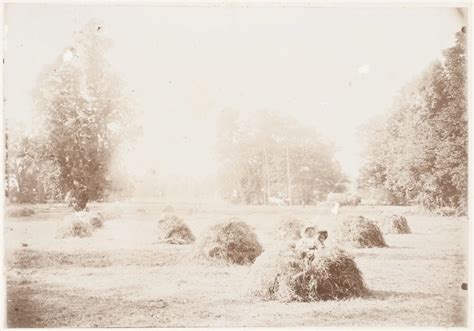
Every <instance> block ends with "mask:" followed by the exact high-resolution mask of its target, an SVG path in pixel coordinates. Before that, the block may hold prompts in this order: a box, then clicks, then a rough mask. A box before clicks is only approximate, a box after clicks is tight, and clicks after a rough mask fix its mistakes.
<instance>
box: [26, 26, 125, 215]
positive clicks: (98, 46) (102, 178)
mask: <svg viewBox="0 0 474 331" xmlns="http://www.w3.org/2000/svg"><path fill="white" fill-rule="evenodd" d="M103 31H104V27H103V26H101V25H100V24H99V23H97V22H94V21H92V22H90V23H89V24H88V25H86V26H85V27H84V29H83V30H81V31H79V32H78V33H77V34H76V36H75V37H76V38H75V39H76V40H75V43H74V46H73V47H68V48H66V49H65V50H64V51H63V52H62V54H60V55H59V57H58V58H57V59H56V61H55V62H54V63H53V64H52V65H50V66H49V67H47V68H46V69H45V70H44V72H43V73H42V74H41V75H40V77H39V80H38V85H37V89H36V91H35V98H34V101H35V105H36V108H37V109H38V111H39V113H40V114H41V115H42V120H43V123H42V124H43V127H42V128H43V130H42V133H41V135H40V137H38V138H37V139H39V140H41V142H42V146H43V150H42V154H43V155H42V156H43V160H48V161H50V162H52V163H53V164H54V165H55V166H57V168H58V169H59V176H58V177H59V178H58V179H59V181H58V182H59V185H60V188H61V192H62V193H63V194H65V193H67V192H71V195H72V202H73V206H74V208H75V209H76V210H82V209H84V208H85V207H86V204H87V202H88V201H89V200H96V199H100V198H102V197H103V195H104V193H105V191H106V190H107V188H108V187H110V186H111V180H110V175H109V171H108V170H109V166H110V163H111V160H112V156H113V153H114V151H115V148H116V146H117V144H118V142H119V140H120V139H119V138H120V136H121V135H123V133H124V131H123V129H124V127H125V126H126V119H127V115H128V114H129V110H130V109H129V107H128V100H126V98H125V97H124V94H123V93H122V87H121V85H120V80H119V79H118V78H117V77H116V76H115V75H114V73H113V72H112V69H111V67H110V64H109V63H108V62H107V60H106V58H105V52H106V50H107V49H108V48H109V47H110V46H111V42H110V40H108V39H106V38H105V37H104V36H103Z"/></svg>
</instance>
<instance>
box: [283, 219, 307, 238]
mask: <svg viewBox="0 0 474 331" xmlns="http://www.w3.org/2000/svg"><path fill="white" fill-rule="evenodd" d="M302 229H303V222H301V221H300V220H298V219H295V218H289V219H286V220H284V221H282V222H281V224H280V227H279V228H278V231H279V234H280V238H282V239H286V240H298V239H301V231H302Z"/></svg>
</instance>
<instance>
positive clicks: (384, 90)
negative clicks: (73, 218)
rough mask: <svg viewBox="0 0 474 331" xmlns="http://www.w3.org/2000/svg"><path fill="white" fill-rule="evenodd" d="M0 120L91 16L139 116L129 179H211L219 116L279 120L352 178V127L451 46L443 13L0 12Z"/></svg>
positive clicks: (355, 152)
mask: <svg viewBox="0 0 474 331" xmlns="http://www.w3.org/2000/svg"><path fill="white" fill-rule="evenodd" d="M4 14H5V20H4V22H5V26H4V30H5V31H6V32H5V36H4V37H5V38H4V56H5V61H6V62H5V66H4V97H5V99H6V101H5V104H4V111H5V112H4V114H5V117H6V118H7V119H8V120H9V121H11V122H15V121H16V122H18V121H20V122H22V125H24V128H25V130H27V129H28V128H29V127H31V126H32V125H34V124H35V123H34V121H33V120H32V104H31V92H32V90H33V89H34V87H35V84H36V83H37V78H38V74H39V73H40V71H41V70H42V68H43V67H44V66H45V65H47V64H50V63H52V62H53V61H54V60H55V58H56V57H57V56H58V54H60V53H61V52H62V51H63V50H64V48H65V47H67V46H69V45H72V42H73V38H72V35H73V33H74V31H77V30H79V29H81V27H82V26H83V25H85V24H86V23H87V22H88V21H89V20H91V19H99V20H101V21H102V26H103V28H104V33H106V34H107V35H108V37H110V38H111V39H112V40H113V41H114V47H113V48H112V49H110V51H109V52H108V54H107V57H108V60H109V62H110V63H111V64H112V66H113V68H114V70H115V71H116V72H117V73H118V74H119V75H120V76H121V78H122V80H123V81H124V82H125V84H126V85H125V86H126V89H125V91H124V92H125V93H129V94H130V95H131V96H132V98H133V100H134V104H135V107H136V109H137V110H138V112H139V113H141V116H138V117H137V118H136V121H137V123H138V124H139V125H141V126H142V127H143V135H142V136H141V137H140V138H139V140H138V141H137V143H136V145H135V148H134V150H133V151H127V152H126V153H125V154H123V156H124V158H125V159H126V168H127V169H128V170H129V171H131V172H134V173H135V174H138V175H139V174H141V173H145V172H147V171H149V170H150V169H155V170H156V171H157V172H158V173H160V174H163V175H165V176H166V175H177V176H191V177H195V178H202V177H206V176H212V175H213V174H215V172H216V169H217V167H218V163H217V160H216V158H215V153H214V150H215V145H216V119H217V116H218V114H219V112H221V111H225V110H228V109H234V110H238V111H240V112H241V113H243V114H251V113H252V112H256V111H261V110H270V111H275V112H278V113H282V114H290V115H292V116H293V117H295V118H296V119H297V120H299V121H300V122H302V123H303V124H304V125H307V126H311V127H314V128H315V129H316V130H318V131H319V132H321V133H322V134H323V135H324V136H325V137H327V138H328V139H330V140H332V141H334V142H335V144H336V146H337V155H336V156H337V158H338V159H339V161H340V163H341V165H342V167H343V169H344V170H345V171H346V173H348V175H349V176H350V177H351V178H352V179H354V178H355V177H356V175H357V171H358V168H359V167H360V165H361V162H362V160H361V157H360V152H361V146H360V142H359V141H358V138H357V129H358V127H360V125H362V124H364V123H366V122H367V121H368V120H369V119H370V118H371V117H373V116H375V115H379V114H383V113H386V112H387V111H389V109H390V106H391V104H392V103H393V98H394V96H395V95H396V93H397V91H398V90H399V89H400V88H401V87H402V86H403V85H404V84H406V83H408V82H409V81H410V80H411V79H413V78H414V77H416V75H417V74H419V73H420V72H421V71H422V70H423V69H424V68H426V67H427V66H428V65H429V64H430V63H431V62H432V61H434V60H435V59H439V58H440V57H441V52H442V50H443V49H446V48H448V47H450V46H452V45H453V44H454V34H455V33H456V32H457V31H459V30H460V29H461V27H462V26H463V25H465V24H466V23H465V21H464V20H463V19H462V17H461V16H460V14H459V12H458V11H457V10H456V9H454V8H302V7H276V6H272V7H265V6H251V7H238V6H227V7H202V6H201V7H192V6H186V7H184V6H182V7H177V6H157V5H155V6H125V5H121V6H77V5H28V4H23V5H12V4H7V5H6V10H5V13H4Z"/></svg>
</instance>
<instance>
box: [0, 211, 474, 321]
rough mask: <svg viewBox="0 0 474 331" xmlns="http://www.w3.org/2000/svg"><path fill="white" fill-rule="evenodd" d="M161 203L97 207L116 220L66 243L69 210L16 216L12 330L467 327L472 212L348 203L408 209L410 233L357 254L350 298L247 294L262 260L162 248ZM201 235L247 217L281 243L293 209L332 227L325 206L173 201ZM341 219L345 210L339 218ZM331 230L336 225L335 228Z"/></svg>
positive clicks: (264, 240)
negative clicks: (361, 283)
mask: <svg viewBox="0 0 474 331" xmlns="http://www.w3.org/2000/svg"><path fill="white" fill-rule="evenodd" d="M163 207H164V205H163V204H147V203H140V204H138V203H104V204H91V205H90V209H91V210H97V211H101V212H102V213H103V214H104V215H105V216H106V218H107V219H108V220H107V221H106V223H105V225H104V227H103V228H102V229H99V230H97V231H96V232H94V234H93V236H92V237H89V238H70V239H58V238H56V234H57V231H58V229H59V228H60V227H61V225H62V222H63V220H64V218H65V217H66V215H67V214H69V213H70V212H71V210H70V209H69V208H67V207H66V206H65V205H59V204H58V205H35V206H32V208H33V209H34V210H35V211H36V213H35V214H34V215H32V216H27V217H14V218H13V217H11V218H8V217H7V218H6V220H5V223H4V233H5V264H6V265H5V273H6V279H7V301H8V304H7V308H8V311H7V319H8V326H9V327H165V326H166V327H180V326H196V327H198V326H446V327H447V326H465V325H466V318H467V317H466V316H467V298H468V291H465V290H462V289H461V284H462V283H463V282H467V278H468V276H467V272H468V271H467V270H468V263H467V258H468V257H467V243H468V221H467V218H457V217H439V216H430V215H427V214H423V213H421V212H417V210H416V209H411V208H408V207H389V206H383V207H381V206H359V207H343V208H341V210H340V212H341V213H342V214H345V213H351V214H356V215H366V216H368V217H369V218H373V219H376V218H377V217H380V213H381V212H383V211H386V212H388V211H390V212H396V213H399V214H402V215H405V216H406V217H407V219H408V222H409V225H410V227H411V229H412V233H411V234H405V235H395V234H392V235H386V236H385V239H386V241H387V244H388V245H389V247H388V248H371V249H350V253H351V254H353V255H354V256H355V261H356V263H357V265H358V266H359V268H360V269H361V271H362V273H363V275H364V279H365V282H366V283H367V286H368V288H369V289H370V294H369V295H368V296H367V297H364V298H358V299H353V300H347V301H326V302H312V303H300V302H299V303H282V302H264V301H259V300H256V299H255V298H252V297H249V296H248V295H247V290H246V289H247V288H248V285H249V283H251V282H252V279H251V278H250V276H249V275H250V271H251V270H252V266H213V265H210V264H206V263H202V262H200V261H197V260H195V259H194V258H193V255H194V253H195V245H185V246H177V245H168V244H164V243H157V241H156V238H155V236H154V235H155V232H154V229H155V226H156V221H157V220H158V217H159V215H160V212H161V210H162V209H163ZM175 207H177V210H176V213H177V214H178V215H180V216H182V217H183V218H184V220H185V222H186V223H187V224H188V225H189V227H190V228H191V230H192V231H193V233H194V234H195V235H196V237H197V238H199V237H201V236H202V234H203V233H204V231H206V228H207V227H208V226H210V225H213V224H217V223H219V222H221V221H225V220H227V219H228V218H229V217H232V216H237V217H240V218H241V219H242V220H244V221H245V222H247V223H248V224H249V225H251V227H253V228H254V230H255V232H256V234H257V236H258V238H259V240H260V242H261V244H262V246H263V248H264V249H265V250H270V249H272V248H274V247H277V246H278V245H281V244H282V243H281V242H280V241H279V240H278V231H277V228H278V225H279V222H280V220H281V219H282V218H283V217H285V216H288V215H292V216H294V217H297V218H300V219H302V220H305V221H308V222H316V223H319V225H320V227H328V228H329V229H330V228H331V222H332V221H333V218H334V216H330V214H329V212H328V210H326V209H327V208H321V207H320V208H318V207H306V208H302V207H263V206H262V207H257V206H255V207H237V206H210V207H206V206H201V207H200V208H195V207H192V206H187V205H185V204H182V205H178V206H175ZM340 217H341V216H340ZM329 235H330V236H331V231H329Z"/></svg>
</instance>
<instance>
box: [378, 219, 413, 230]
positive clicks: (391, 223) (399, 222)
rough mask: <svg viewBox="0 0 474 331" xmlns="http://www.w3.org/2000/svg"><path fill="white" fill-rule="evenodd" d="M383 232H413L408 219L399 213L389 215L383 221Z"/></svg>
mask: <svg viewBox="0 0 474 331" xmlns="http://www.w3.org/2000/svg"><path fill="white" fill-rule="evenodd" d="M381 228H382V230H383V233H396V234H407V233H411V230H410V227H409V226H408V222H407V219H406V218H405V217H404V216H399V215H387V216H385V218H384V220H383V223H382V227H381Z"/></svg>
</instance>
